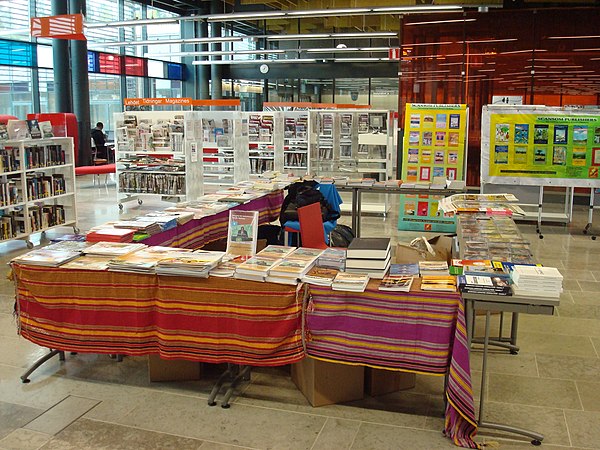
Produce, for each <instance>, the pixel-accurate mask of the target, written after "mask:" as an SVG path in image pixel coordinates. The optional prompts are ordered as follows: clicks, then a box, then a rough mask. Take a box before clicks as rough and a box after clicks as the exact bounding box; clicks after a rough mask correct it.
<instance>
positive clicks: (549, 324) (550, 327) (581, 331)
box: [519, 304, 600, 350]
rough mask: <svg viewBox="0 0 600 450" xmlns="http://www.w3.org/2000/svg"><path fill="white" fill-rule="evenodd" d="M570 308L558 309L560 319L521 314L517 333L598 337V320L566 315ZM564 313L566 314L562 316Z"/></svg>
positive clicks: (599, 325)
mask: <svg viewBox="0 0 600 450" xmlns="http://www.w3.org/2000/svg"><path fill="white" fill-rule="evenodd" d="M570 308H571V307H570V306H565V305H564V304H563V307H561V308H560V311H561V316H560V317H556V316H554V317H547V316H538V315H528V314H521V315H520V316H519V331H525V332H528V333H531V332H535V333H551V334H560V335H572V336H599V337H600V320H598V319H593V318H590V319H583V318H577V317H571V316H569V315H568V311H569V310H570ZM565 311H567V313H566V314H563V313H564V312H565ZM524 350H526V349H524Z"/></svg>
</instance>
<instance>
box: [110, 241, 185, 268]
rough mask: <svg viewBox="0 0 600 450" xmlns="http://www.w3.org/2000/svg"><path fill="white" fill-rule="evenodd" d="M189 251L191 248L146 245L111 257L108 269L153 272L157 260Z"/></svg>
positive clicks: (174, 256)
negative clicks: (134, 250)
mask: <svg viewBox="0 0 600 450" xmlns="http://www.w3.org/2000/svg"><path fill="white" fill-rule="evenodd" d="M188 253H191V250H189V249H185V248H174V247H160V246H155V247H146V248H143V249H141V250H138V251H136V252H133V253H129V254H127V255H123V256H118V257H116V258H113V259H111V260H110V261H109V263H108V270H110V271H113V272H133V273H155V267H156V265H157V264H158V262H159V261H161V260H163V259H165V258H176V257H178V256H180V255H185V254H188Z"/></svg>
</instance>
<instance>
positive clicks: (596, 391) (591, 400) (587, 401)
mask: <svg viewBox="0 0 600 450" xmlns="http://www.w3.org/2000/svg"><path fill="white" fill-rule="evenodd" d="M596 381H600V379H597V380H596ZM576 384H577V390H578V391H579V397H580V398H581V403H583V409H584V410H585V411H598V412H600V382H598V383H590V382H587V381H577V383H576Z"/></svg>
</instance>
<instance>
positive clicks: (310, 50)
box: [299, 47, 359, 53]
mask: <svg viewBox="0 0 600 450" xmlns="http://www.w3.org/2000/svg"><path fill="white" fill-rule="evenodd" d="M299 50H300V51H303V52H306V53H333V52H358V51H359V49H358V48H357V47H350V48H348V47H346V48H343V47H342V48H337V47H336V48H307V49H299Z"/></svg>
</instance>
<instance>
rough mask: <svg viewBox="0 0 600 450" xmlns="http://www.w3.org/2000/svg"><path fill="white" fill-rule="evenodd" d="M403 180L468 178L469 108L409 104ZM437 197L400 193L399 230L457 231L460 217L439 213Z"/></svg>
mask: <svg viewBox="0 0 600 450" xmlns="http://www.w3.org/2000/svg"><path fill="white" fill-rule="evenodd" d="M404 117H405V120H404V140H403V146H402V171H401V174H402V180H403V182H408V183H417V185H418V184H419V183H428V182H431V181H432V180H433V179H434V178H436V179H440V178H441V179H442V180H443V179H446V180H464V179H465V168H466V159H467V158H466V144H467V142H468V139H467V131H468V107H467V105H460V104H446V105H435V104H421V103H409V104H407V105H406V110H405V114H404ZM438 200H439V198H438V197H436V196H430V195H428V194H423V195H418V196H410V195H400V210H399V212H398V229H399V230H413V231H438V232H454V231H455V230H456V219H455V218H453V217H444V216H443V215H441V214H440V213H439V212H438Z"/></svg>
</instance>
